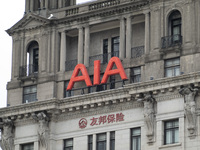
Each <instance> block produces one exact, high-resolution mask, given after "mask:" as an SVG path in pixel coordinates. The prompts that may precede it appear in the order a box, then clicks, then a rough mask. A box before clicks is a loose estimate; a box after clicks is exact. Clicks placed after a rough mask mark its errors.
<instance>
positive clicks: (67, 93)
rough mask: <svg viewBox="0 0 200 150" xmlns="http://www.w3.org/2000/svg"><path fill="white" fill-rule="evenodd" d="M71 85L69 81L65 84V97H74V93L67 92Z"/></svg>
mask: <svg viewBox="0 0 200 150" xmlns="http://www.w3.org/2000/svg"><path fill="white" fill-rule="evenodd" d="M68 84H69V80H67V81H65V83H64V97H71V96H74V91H72V90H71V91H67V86H68Z"/></svg>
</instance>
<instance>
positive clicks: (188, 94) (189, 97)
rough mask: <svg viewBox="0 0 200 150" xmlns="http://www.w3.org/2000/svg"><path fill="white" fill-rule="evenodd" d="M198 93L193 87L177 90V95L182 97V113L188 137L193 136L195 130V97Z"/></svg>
mask: <svg viewBox="0 0 200 150" xmlns="http://www.w3.org/2000/svg"><path fill="white" fill-rule="evenodd" d="M198 91H199V89H198V88H196V87H194V86H190V87H182V88H181V89H180V90H179V93H180V94H181V95H183V96H184V112H185V116H186V119H187V123H188V127H187V129H188V131H189V133H190V135H194V134H195V130H196V122H197V121H196V120H197V111H196V101H195V97H196V95H197V93H198Z"/></svg>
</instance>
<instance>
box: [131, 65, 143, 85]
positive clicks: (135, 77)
mask: <svg viewBox="0 0 200 150" xmlns="http://www.w3.org/2000/svg"><path fill="white" fill-rule="evenodd" d="M136 69H138V70H140V73H135V72H136V71H135V70H136ZM138 78H139V80H138ZM130 79H131V83H138V82H141V67H140V66H139V67H132V68H130Z"/></svg>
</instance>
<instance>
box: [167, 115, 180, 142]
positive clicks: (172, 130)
mask: <svg viewBox="0 0 200 150" xmlns="http://www.w3.org/2000/svg"><path fill="white" fill-rule="evenodd" d="M167 123H172V127H170V128H167V127H166V126H167V125H166V124H167ZM175 123H178V126H175V125H174V124H175ZM167 131H170V133H171V136H172V137H171V142H167ZM176 131H178V135H176ZM176 136H178V140H177V142H176V140H175V137H176ZM176 143H179V119H174V120H168V121H164V145H170V144H176Z"/></svg>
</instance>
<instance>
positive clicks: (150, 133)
mask: <svg viewBox="0 0 200 150" xmlns="http://www.w3.org/2000/svg"><path fill="white" fill-rule="evenodd" d="M137 101H138V102H142V103H143V104H144V111H143V113H144V122H145V128H146V136H147V137H148V140H149V141H148V142H149V143H152V142H153V138H154V132H155V131H154V130H155V129H154V124H155V110H154V105H155V99H154V98H153V96H152V93H151V92H149V93H147V94H144V95H142V96H141V97H140V98H139V99H138V100H137Z"/></svg>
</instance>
